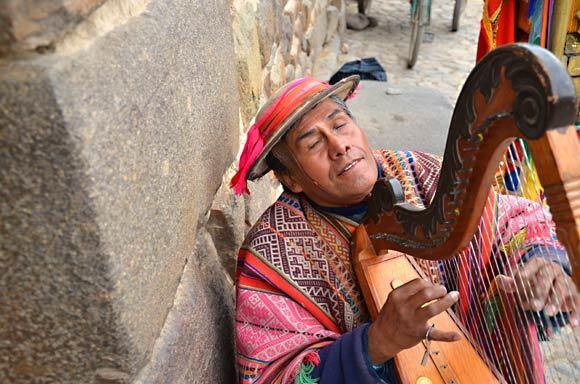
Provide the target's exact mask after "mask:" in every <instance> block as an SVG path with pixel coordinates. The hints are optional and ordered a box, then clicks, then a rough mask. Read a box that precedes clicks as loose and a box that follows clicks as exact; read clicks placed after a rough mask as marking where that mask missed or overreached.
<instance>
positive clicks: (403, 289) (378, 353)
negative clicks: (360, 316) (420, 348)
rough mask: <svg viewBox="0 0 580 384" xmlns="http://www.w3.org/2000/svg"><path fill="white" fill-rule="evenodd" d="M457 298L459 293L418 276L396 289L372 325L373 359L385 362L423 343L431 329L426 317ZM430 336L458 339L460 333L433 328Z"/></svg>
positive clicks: (370, 335)
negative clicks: (449, 290) (402, 351)
mask: <svg viewBox="0 0 580 384" xmlns="http://www.w3.org/2000/svg"><path fill="white" fill-rule="evenodd" d="M458 298H459V293H458V292H450V293H447V289H446V288H445V287H444V286H442V285H433V284H431V283H430V282H428V281H426V280H423V279H419V278H418V279H415V280H412V281H410V282H408V283H407V284H404V285H402V286H400V287H398V288H396V289H394V290H393V291H392V292H391V293H390V294H389V298H388V299H387V302H386V303H385V305H383V308H382V309H381V312H380V313H379V316H378V318H377V319H376V320H375V321H374V322H373V323H372V324H371V325H370V326H369V333H368V335H369V356H370V358H371V362H372V363H373V364H381V363H384V362H385V361H387V360H389V359H390V358H392V357H394V356H395V355H396V354H397V353H399V352H400V351H401V350H403V349H407V348H411V347H412V346H414V345H416V344H418V343H419V342H421V340H423V339H424V338H425V335H426V334H427V330H428V329H429V325H428V324H427V320H429V319H430V318H432V317H433V316H435V315H437V314H439V313H441V312H443V311H445V310H446V309H447V308H449V307H451V306H452V305H453V304H454V303H455V302H456V301H457V299H458ZM429 302H431V303H429ZM426 303H429V304H428V305H425V304H426ZM429 339H430V340H437V341H456V340H459V339H460V335H459V334H458V333H457V332H452V331H451V332H445V331H442V330H440V329H436V328H433V329H432V330H431V332H430V333H429Z"/></svg>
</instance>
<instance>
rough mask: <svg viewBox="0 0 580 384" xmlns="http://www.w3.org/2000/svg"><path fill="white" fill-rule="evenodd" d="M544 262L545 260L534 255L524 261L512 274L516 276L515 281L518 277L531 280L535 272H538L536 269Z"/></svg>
mask: <svg viewBox="0 0 580 384" xmlns="http://www.w3.org/2000/svg"><path fill="white" fill-rule="evenodd" d="M546 263H547V261H546V260H544V259H542V258H540V257H534V258H533V259H531V260H529V261H528V262H527V263H525V264H524V265H523V266H521V267H520V268H518V271H517V272H516V274H515V276H514V277H515V278H516V281H517V280H520V279H521V280H522V281H526V280H531V279H532V278H533V277H534V276H535V275H536V273H538V270H539V269H540V268H541V267H542V266H543V265H545V264H546Z"/></svg>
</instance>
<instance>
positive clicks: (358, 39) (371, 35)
mask: <svg viewBox="0 0 580 384" xmlns="http://www.w3.org/2000/svg"><path fill="white" fill-rule="evenodd" d="M453 5H454V2H453V1H450V0H433V3H432V14H431V25H430V26H429V27H427V32H428V33H427V34H426V36H425V37H426V39H425V41H424V42H423V44H422V45H421V49H420V51H419V59H418V60H417V64H416V65H415V67H414V68H413V69H412V70H409V69H407V61H406V60H407V59H406V58H407V54H408V51H409V41H410V35H411V28H410V23H409V18H410V16H409V8H410V7H409V2H408V1H407V0H374V1H373V2H372V4H371V8H370V10H369V11H368V12H367V13H368V14H369V15H370V16H372V17H375V18H376V19H377V21H378V25H377V26H376V27H374V28H368V29H366V30H363V31H353V30H347V31H346V35H345V38H344V41H345V42H346V44H347V45H348V53H346V54H339V55H338V58H337V60H338V67H340V65H342V64H343V63H345V62H347V61H351V60H355V59H359V58H363V57H375V58H377V60H378V61H379V62H380V63H381V64H382V65H383V67H384V68H385V70H386V72H387V76H388V81H389V82H390V83H391V84H394V85H416V86H420V87H426V88H433V89H436V90H438V91H440V92H441V93H443V94H444V95H445V96H446V97H447V98H448V99H449V101H450V102H451V103H452V104H455V99H456V98H457V95H458V94H459V91H460V89H461V86H462V85H463V83H464V81H465V79H466V78H467V75H468V74H469V72H470V71H471V69H472V68H473V66H474V65H475V53H476V48H477V39H478V35H479V20H480V19H481V12H482V1H479V0H468V2H467V5H466V8H465V11H464V13H463V16H462V18H461V23H460V27H459V31H457V32H451V19H452V14H453ZM349 12H352V13H354V12H356V4H354V3H352V2H350V3H349ZM430 38H432V41H431V42H428V41H429V40H430ZM327 70H328V69H327Z"/></svg>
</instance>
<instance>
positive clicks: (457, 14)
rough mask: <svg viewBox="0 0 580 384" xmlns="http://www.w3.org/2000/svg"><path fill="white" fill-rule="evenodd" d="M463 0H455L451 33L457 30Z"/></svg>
mask: <svg viewBox="0 0 580 384" xmlns="http://www.w3.org/2000/svg"><path fill="white" fill-rule="evenodd" d="M462 3H463V0H455V7H453V21H452V22H451V32H457V31H458V30H459V19H461V11H462V9H461V8H462V7H461V6H462Z"/></svg>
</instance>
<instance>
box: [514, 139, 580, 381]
mask: <svg viewBox="0 0 580 384" xmlns="http://www.w3.org/2000/svg"><path fill="white" fill-rule="evenodd" d="M518 144H519V145H520V148H523V149H524V150H523V151H521V152H522V155H521V157H520V154H519V152H518V151H513V152H510V155H511V156H514V157H515V159H514V160H516V161H518V162H519V163H522V164H529V165H530V167H529V168H526V170H527V171H528V175H527V176H530V178H531V183H529V182H527V183H526V182H522V183H521V184H520V185H521V186H522V187H523V189H524V193H526V191H525V189H526V188H533V187H534V186H539V185H540V182H539V180H538V176H537V173H536V172H535V171H534V168H533V167H534V166H533V162H532V159H531V158H530V157H529V155H528V152H527V151H526V150H525V149H526V147H525V145H526V144H525V142H524V141H523V140H520V142H519V143H518ZM516 175H518V174H517V173H516ZM527 194H528V195H529V193H527ZM538 196H540V195H539V194H538ZM540 198H541V197H540ZM541 203H543V201H541ZM540 212H541V214H542V216H543V217H542V219H543V221H544V223H549V222H551V216H550V215H549V214H548V213H547V211H546V209H542V210H541V211H540ZM548 241H549V244H547V247H546V248H540V252H541V253H542V255H541V256H542V257H544V258H546V257H547V256H552V257H553V258H554V256H555V258H554V259H555V261H556V262H557V263H559V264H560V265H568V266H569V265H570V262H569V260H568V257H567V255H566V252H564V251H562V249H561V248H560V249H558V247H557V246H556V236H555V233H554V232H553V231H552V232H551V236H550V238H549V240H548ZM548 249H549V250H550V251H551V252H549V253H550V254H549V255H548V254H547V253H548V252H547V250H548ZM573 289H574V287H572V286H570V285H565V290H567V292H565V293H566V294H567V295H568V297H574V294H575V292H572V290H573ZM552 297H553V299H554V301H555V303H556V307H557V308H563V305H564V304H566V307H567V308H566V309H567V310H569V312H570V313H569V314H568V316H570V315H572V316H576V314H577V308H576V301H575V300H572V301H571V302H569V303H564V300H565V298H560V297H558V292H557V291H556V290H551V291H550V292H549V294H548V297H547V300H548V301H550V300H551V298H552ZM533 315H534V316H535V317H536V319H537V320H538V321H536V323H539V324H540V325H541V326H543V324H544V321H541V320H542V319H539V316H540V315H539V314H538V313H536V312H534V313H533ZM552 321H553V322H554V323H555V324H553V323H552ZM545 324H546V325H547V328H548V331H549V333H548V334H547V335H548V336H549V337H550V340H549V341H546V342H543V343H542V345H543V346H544V347H545V348H546V350H547V351H546V352H549V354H550V355H552V356H556V355H557V353H556V354H555V353H554V350H556V351H560V354H563V353H565V354H566V355H567V356H568V360H569V364H571V365H573V364H574V363H575V362H577V360H578V359H579V357H580V343H579V342H578V334H577V333H575V332H573V331H572V332H570V336H569V337H564V335H563V333H562V332H563V330H565V329H566V328H568V330H569V329H570V326H568V325H567V324H566V319H565V317H564V315H563V313H562V312H557V313H556V314H555V315H554V316H553V317H552V318H551V319H550V318H548V319H547V320H546V321H545ZM558 334H559V335H558ZM554 335H557V336H559V337H554ZM558 344H559V347H558ZM564 351H565V352H564ZM548 368H550V367H548ZM552 371H555V372H556V374H558V376H559V374H560V372H559V370H554V369H548V370H547V371H546V374H547V376H550V375H549V373H551V372H552ZM573 374H574V375H575V377H574V378H572V377H568V378H567V379H566V378H565V380H570V381H573V380H574V379H579V377H578V375H580V372H578V369H576V370H575V372H574V373H573ZM548 378H549V377H548Z"/></svg>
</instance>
